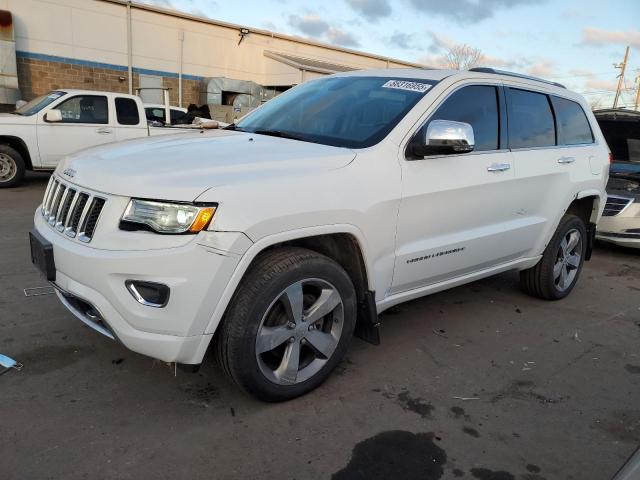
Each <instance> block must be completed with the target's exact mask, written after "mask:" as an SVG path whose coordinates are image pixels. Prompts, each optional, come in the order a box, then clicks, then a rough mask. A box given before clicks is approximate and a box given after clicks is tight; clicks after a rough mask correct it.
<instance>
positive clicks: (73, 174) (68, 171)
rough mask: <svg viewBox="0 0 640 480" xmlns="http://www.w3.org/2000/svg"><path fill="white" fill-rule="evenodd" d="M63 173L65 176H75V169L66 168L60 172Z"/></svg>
mask: <svg viewBox="0 0 640 480" xmlns="http://www.w3.org/2000/svg"><path fill="white" fill-rule="evenodd" d="M62 173H63V174H64V175H66V176H67V177H71V178H73V177H75V176H76V171H75V170H74V169H73V168H67V169H66V170H65V171H64V172H62Z"/></svg>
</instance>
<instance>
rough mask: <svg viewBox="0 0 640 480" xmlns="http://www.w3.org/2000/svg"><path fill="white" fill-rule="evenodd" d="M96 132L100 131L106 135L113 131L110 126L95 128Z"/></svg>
mask: <svg viewBox="0 0 640 480" xmlns="http://www.w3.org/2000/svg"><path fill="white" fill-rule="evenodd" d="M96 133H101V134H103V135H107V134H109V133H113V130H111V129H110V128H99V129H97V130H96Z"/></svg>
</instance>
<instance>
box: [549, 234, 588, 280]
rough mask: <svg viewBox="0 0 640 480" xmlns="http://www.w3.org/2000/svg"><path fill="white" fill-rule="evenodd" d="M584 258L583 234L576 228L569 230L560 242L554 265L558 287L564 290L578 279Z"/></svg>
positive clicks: (554, 277)
mask: <svg viewBox="0 0 640 480" xmlns="http://www.w3.org/2000/svg"><path fill="white" fill-rule="evenodd" d="M581 259H582V235H581V234H580V232H579V231H578V230H576V229H572V230H569V231H568V232H567V234H566V235H565V236H564V238H563V239H562V241H561V242H560V246H559V248H558V253H557V256H556V262H555V264H554V265H553V280H554V283H555V286H556V288H557V289H558V290H559V291H561V292H564V291H565V290H567V289H568V288H569V287H571V285H572V284H573V282H574V281H575V279H576V276H577V275H578V269H579V268H580V263H581Z"/></svg>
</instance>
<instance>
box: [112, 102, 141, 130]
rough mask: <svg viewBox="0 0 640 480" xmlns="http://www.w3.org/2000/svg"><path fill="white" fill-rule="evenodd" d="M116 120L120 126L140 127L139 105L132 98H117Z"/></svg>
mask: <svg viewBox="0 0 640 480" xmlns="http://www.w3.org/2000/svg"><path fill="white" fill-rule="evenodd" d="M116 118H117V119H118V123H119V124H120V125H138V124H139V123H140V115H138V104H137V103H136V101H135V100H133V99H132V98H121V97H118V98H116Z"/></svg>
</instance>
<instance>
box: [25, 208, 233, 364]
mask: <svg viewBox="0 0 640 480" xmlns="http://www.w3.org/2000/svg"><path fill="white" fill-rule="evenodd" d="M34 223H35V228H36V230H37V231H38V232H39V233H40V234H41V235H42V236H43V237H44V238H45V239H46V240H47V241H49V242H50V243H51V244H52V245H53V254H54V259H55V265H56V280H55V285H54V286H55V287H56V293H57V295H58V298H59V299H60V300H61V301H62V303H63V304H64V305H65V306H66V307H67V309H69V311H70V312H71V313H72V314H73V315H74V316H76V317H77V318H78V319H80V320H82V321H83V322H84V323H86V324H87V325H89V326H91V327H92V328H94V329H95V330H98V331H100V332H101V333H103V334H105V335H107V336H110V337H112V338H115V339H117V340H119V341H120V342H122V343H123V344H124V345H125V346H126V347H127V348H129V349H131V350H133V351H135V352H138V353H141V354H143V355H148V356H150V357H153V358H157V359H160V360H163V361H165V362H178V363H186V364H197V363H201V361H202V358H203V356H204V354H205V352H206V349H207V347H208V345H209V342H210V340H211V337H212V335H213V334H212V333H208V334H205V333H204V332H205V329H206V327H207V325H208V324H209V322H210V320H211V317H212V315H213V312H214V310H215V308H216V306H217V304H218V302H219V300H220V297H221V295H222V292H223V290H224V287H225V286H226V285H227V283H228V281H229V279H230V278H231V275H232V273H233V271H234V269H235V267H236V266H237V264H238V262H239V260H240V257H241V256H240V255H239V254H236V253H230V252H222V251H220V250H219V249H214V248H210V247H207V246H205V245H202V244H199V242H198V241H197V240H196V238H197V237H193V239H192V240H191V241H189V242H187V243H186V244H184V245H182V246H178V247H174V248H164V249H157V248H156V249H153V250H135V251H134V250H131V251H122V250H116V251H114V250H104V249H99V248H94V247H92V246H91V245H90V244H89V245H87V244H82V243H80V242H76V241H73V240H70V239H69V238H67V237H66V236H65V235H63V234H60V233H59V232H57V231H55V230H54V229H53V228H51V227H50V226H49V225H48V224H47V223H46V222H45V221H44V219H43V217H42V214H41V213H40V209H38V210H37V211H36V213H35V216H34ZM207 234H209V235H210V234H211V232H208V233H207ZM149 235H151V236H155V235H154V234H151V233H150V234H149ZM202 235H206V234H204V233H203V234H202ZM239 235H241V234H239ZM200 243H202V242H200ZM129 279H132V280H143V281H152V282H158V283H163V284H165V285H168V286H169V287H170V288H171V297H170V300H169V303H168V304H167V305H166V307H164V308H154V307H149V306H145V305H142V304H140V303H138V302H137V301H136V300H135V299H134V298H133V296H132V295H131V294H130V293H129V291H128V290H127V289H126V287H125V281H126V280H129ZM110 334H111V335H110Z"/></svg>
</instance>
